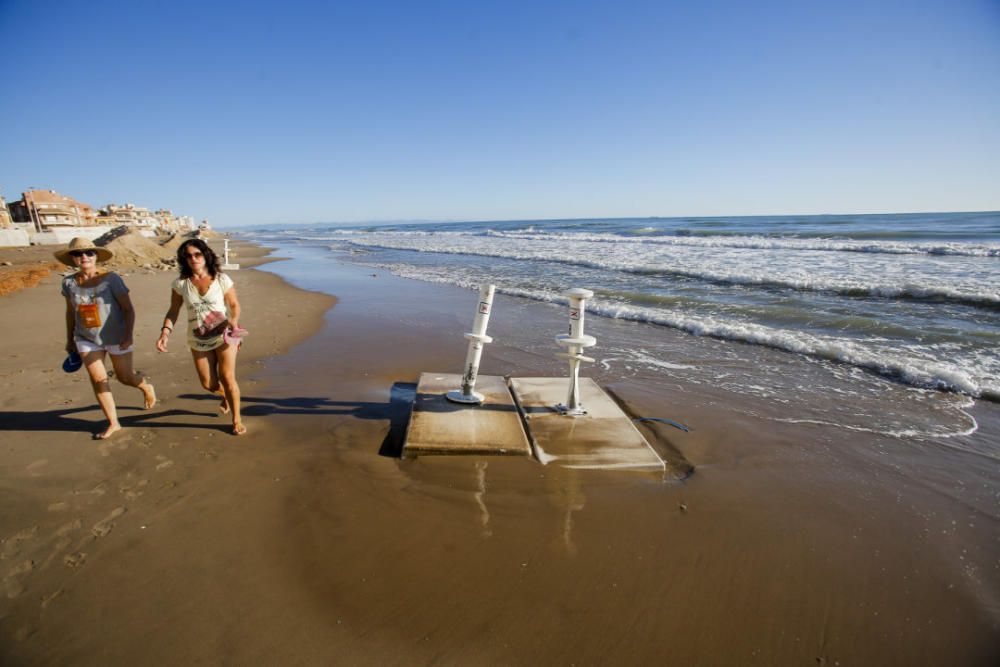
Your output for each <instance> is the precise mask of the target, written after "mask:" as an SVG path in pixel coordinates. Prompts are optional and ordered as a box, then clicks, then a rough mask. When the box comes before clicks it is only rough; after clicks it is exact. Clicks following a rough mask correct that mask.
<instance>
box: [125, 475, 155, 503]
mask: <svg viewBox="0 0 1000 667" xmlns="http://www.w3.org/2000/svg"><path fill="white" fill-rule="evenodd" d="M147 484H149V480H148V479H140V480H139V481H138V482H136V483H135V484H122V485H121V486H119V487H118V493H120V494H122V495H123V496H125V498H126V499H127V500H135V499H136V498H138V497H139V496H141V495H142V494H143V491H140V490H139V489H141V488H143V487H144V486H146V485H147Z"/></svg>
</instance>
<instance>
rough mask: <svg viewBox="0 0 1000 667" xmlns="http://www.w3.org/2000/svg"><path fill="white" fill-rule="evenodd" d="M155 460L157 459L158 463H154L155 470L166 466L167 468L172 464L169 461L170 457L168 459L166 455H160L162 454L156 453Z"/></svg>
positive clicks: (164, 468) (163, 468)
mask: <svg viewBox="0 0 1000 667" xmlns="http://www.w3.org/2000/svg"><path fill="white" fill-rule="evenodd" d="M156 460H157V461H159V463H157V464H156V469H157V470H166V469H167V468H169V467H170V466H172V465H173V464H174V462H173V461H171V460H170V459H168V458H167V457H166V456H162V455H158V456H157V457H156Z"/></svg>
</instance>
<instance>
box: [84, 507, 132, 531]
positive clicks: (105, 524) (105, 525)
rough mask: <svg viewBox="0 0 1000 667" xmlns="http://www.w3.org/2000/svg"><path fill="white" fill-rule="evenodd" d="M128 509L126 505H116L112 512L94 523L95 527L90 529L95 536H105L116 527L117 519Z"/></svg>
mask: <svg viewBox="0 0 1000 667" xmlns="http://www.w3.org/2000/svg"><path fill="white" fill-rule="evenodd" d="M125 512H126V509H125V508H124V507H116V508H115V509H113V510H111V514H109V515H107V516H106V517H104V518H103V519H101V520H100V521H98V522H97V523H95V524H94V527H93V528H91V529H90V532H92V533H93V534H94V537H104V536H105V535H107V534H108V533H110V532H111V530H112V529H113V528H114V527H115V519H117V518H118V517H120V516H121V515H122V514H125Z"/></svg>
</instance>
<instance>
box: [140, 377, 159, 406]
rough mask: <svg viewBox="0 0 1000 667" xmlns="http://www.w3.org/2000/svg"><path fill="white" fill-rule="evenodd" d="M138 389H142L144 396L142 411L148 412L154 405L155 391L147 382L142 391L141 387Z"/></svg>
mask: <svg viewBox="0 0 1000 667" xmlns="http://www.w3.org/2000/svg"><path fill="white" fill-rule="evenodd" d="M139 388H140V389H142V393H143V394H145V395H146V401H145V403H144V404H143V409H144V410H149V409H150V408H152V407H153V406H154V405H156V389H154V388H153V385H152V384H150V383H149V382H146V388H145V389H143V388H142V387H139Z"/></svg>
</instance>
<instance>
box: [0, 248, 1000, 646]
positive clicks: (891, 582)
mask: <svg viewBox="0 0 1000 667" xmlns="http://www.w3.org/2000/svg"><path fill="white" fill-rule="evenodd" d="M238 252H239V253H240V255H239V256H237V257H236V261H239V262H241V263H242V264H243V265H244V266H247V265H249V264H251V263H253V255H254V254H259V252H257V251H255V250H253V249H252V248H249V247H245V246H244V247H241V248H240V249H239V251H238ZM5 254H6V251H4V253H0V258H2V257H3V256H4V255H5ZM330 270H331V271H333V272H334V273H335V274H336V281H337V284H338V285H339V287H338V290H337V291H338V296H339V297H341V299H340V301H339V303H337V305H336V307H334V308H332V309H331V310H327V309H328V308H329V306H330V305H331V303H332V300H331V299H330V298H329V297H326V296H323V295H320V294H316V293H313V292H306V291H302V290H299V289H296V288H293V287H291V286H289V285H288V284H287V283H285V282H283V281H282V280H281V279H279V278H277V277H276V276H274V275H271V274H269V273H266V272H262V271H255V270H251V271H240V272H238V273H237V274H235V275H234V278H235V280H236V285H237V289H238V290H239V293H240V297H241V302H242V303H243V307H244V313H245V314H244V317H243V319H242V321H243V322H244V323H245V324H246V326H247V327H248V328H249V329H250V331H251V334H250V338H249V339H248V344H247V346H246V349H245V350H244V351H243V352H242V353H241V360H240V380H241V386H242V388H243V394H244V405H245V415H246V423H247V425H248V427H249V429H250V434H249V435H248V436H246V437H244V438H233V437H230V436H227V435H226V434H225V426H226V420H225V419H224V418H220V417H218V416H217V415H216V414H215V413H214V409H215V405H216V401H215V400H214V398H212V397H210V396H207V395H206V394H205V393H204V392H202V391H200V390H199V388H198V386H197V383H196V381H195V378H194V373H193V370H192V368H191V362H190V357H189V355H188V354H187V352H186V350H184V349H183V341H182V340H180V339H178V338H176V337H175V340H174V341H172V349H171V352H170V353H169V354H167V355H157V354H156V353H155V352H153V350H152V343H153V339H154V337H155V335H156V330H157V329H158V327H159V323H160V318H161V316H162V313H163V311H164V310H165V309H166V306H167V300H168V297H169V294H168V290H169V281H170V278H171V275H170V274H167V273H161V272H142V271H140V272H138V273H132V274H130V275H128V276H127V277H126V282H127V283H128V285H129V287H130V288H131V289H132V296H133V300H134V301H135V303H136V305H137V308H138V313H139V318H138V325H137V332H136V340H137V344H138V348H139V352H138V353H137V354H136V365H137V367H139V368H141V369H143V370H144V371H145V372H147V373H148V374H149V375H151V377H152V379H153V381H154V383H155V384H156V386H157V390H158V392H159V394H160V397H161V399H163V402H162V403H161V405H158V406H157V407H156V408H154V409H153V410H152V411H150V412H148V413H147V412H143V411H142V410H140V409H139V406H140V404H141V400H140V398H141V397H140V394H139V393H138V392H136V391H134V390H129V391H126V388H124V387H121V386H120V385H119V386H115V387H114V392H115V396H116V398H117V401H118V405H119V410H120V413H121V414H122V415H123V416H124V419H123V422H124V423H125V425H126V429H125V431H124V432H123V433H122V434H121V437H116V438H115V439H113V440H111V441H109V442H107V443H95V442H94V441H91V440H90V438H89V435H90V433H91V432H93V431H96V430H98V427H99V422H100V413H99V411H98V410H97V409H96V405H95V402H94V399H93V396H92V394H91V392H90V389H89V386H88V385H87V383H86V381H85V378H84V377H83V376H82V374H77V375H73V376H67V375H65V374H63V373H62V372H61V371H60V370H58V366H59V363H60V361H61V359H62V345H63V340H62V335H63V333H62V328H61V317H62V306H61V303H62V302H61V299H60V297H59V296H58V285H57V276H49V277H48V278H44V279H43V280H42V283H41V285H40V286H39V287H36V288H32V289H26V290H22V291H20V292H17V293H14V294H10V295H7V296H4V297H0V322H2V324H0V332H2V336H3V340H4V342H5V346H4V350H3V352H2V355H0V379H2V380H3V382H4V383H5V385H6V387H5V391H4V393H3V404H4V405H3V408H2V414H0V424H2V426H0V430H2V431H3V433H4V437H3V445H2V446H3V452H4V456H3V458H2V460H0V494H2V497H0V500H2V504H0V507H2V509H0V538H2V539H3V542H2V544H0V568H2V577H3V583H4V588H5V596H6V597H5V599H3V601H2V602H0V662H2V663H3V664H53V665H64V664H84V665H124V664H164V665H167V664H171V665H173V664H192V663H198V664H200V663H205V664H215V663H226V664H310V665H312V664H316V665H325V664H373V665H374V664H379V665H382V664H399V665H410V664H431V663H435V664H456V665H470V664H476V665H478V664H536V663H556V664H705V665H743V664H761V665H805V664H807V665H816V664H820V665H836V664H840V665H924V664H926V665H941V664H955V665H980V664H981V665H992V664H997V658H998V657H1000V643H998V638H1000V632H998V623H1000V605H998V597H1000V574H998V554H1000V548H998V531H997V527H998V518H997V516H998V511H997V506H996V502H997V495H996V494H997V481H998V474H997V472H996V471H995V461H994V462H993V463H992V464H985V465H984V464H983V463H982V462H981V461H980V460H979V459H977V458H975V457H974V456H972V455H969V454H967V453H964V452H950V453H949V452H947V451H945V453H944V454H942V453H941V452H940V451H939V450H937V449H933V448H931V447H923V448H922V447H919V446H918V447H916V448H914V447H913V446H912V443H903V442H897V441H894V440H892V439H881V440H880V439H877V438H874V437H868V436H866V435H864V434H851V433H846V432H835V431H830V430H829V429H827V430H823V429H821V428H819V427H809V426H804V425H791V424H789V425H787V426H779V425H776V424H775V423H774V422H764V421H761V420H756V419H754V418H752V417H748V416H738V415H736V414H734V413H732V412H729V411H727V410H725V407H724V406H720V405H719V404H718V401H719V400H720V396H718V395H716V396H710V395H705V394H704V393H703V392H704V391H705V389H700V390H698V389H693V388H692V389H691V390H690V391H687V392H675V391H672V390H671V391H668V390H666V389H665V388H662V387H656V386H652V385H649V384H644V383H641V382H634V381H628V382H625V381H615V379H614V378H610V377H609V378H601V381H602V382H603V383H604V384H606V385H609V387H610V388H611V389H612V390H613V391H614V392H615V394H616V395H617V396H618V397H619V399H620V400H621V401H622V402H623V403H624V405H625V406H626V409H628V410H629V411H631V412H633V413H634V414H646V415H662V416H671V417H680V418H682V419H683V421H684V422H685V423H687V424H688V425H690V426H692V427H693V429H694V430H693V431H692V432H691V433H687V434H685V433H681V432H680V431H677V430H675V429H671V428H670V427H666V426H662V425H655V426H653V427H652V428H651V429H647V431H646V432H647V434H648V435H649V436H650V437H651V438H652V439H653V440H654V442H655V446H656V447H657V448H658V449H659V450H660V451H661V453H663V454H664V456H665V457H667V458H668V459H669V460H670V461H671V463H672V474H671V475H670V476H668V478H667V479H666V480H665V479H662V478H654V477H650V476H648V475H635V474H623V473H611V472H601V471H572V470H565V469H559V468H555V467H553V466H545V467H543V466H541V465H539V464H538V463H537V462H534V461H532V460H530V459H527V458H525V459H518V458H514V459H511V458H500V457H498V458H483V457H468V458H466V457H462V458H447V457H427V458H421V459H417V460H412V461H407V460H400V459H398V458H396V454H397V453H398V451H399V445H400V440H399V436H400V435H401V432H402V429H403V428H404V426H405V416H406V414H407V400H408V399H409V398H410V397H411V395H412V390H413V385H412V383H413V382H414V381H415V379H416V377H417V376H418V374H419V373H420V372H421V371H427V370H453V369H454V367H455V366H456V365H458V364H460V363H461V358H462V356H463V353H464V344H463V342H462V340H461V332H462V331H464V330H465V327H467V325H468V322H467V321H466V320H467V319H468V315H469V313H468V312H466V311H467V310H468V308H467V307H462V306H467V302H468V301H469V295H468V293H466V292H462V291H461V290H456V289H452V288H442V287H440V286H432V285H425V284H420V283H413V282H408V281H403V280H399V279H395V278H392V277H391V276H388V275H386V274H383V273H378V276H377V277H372V276H371V275H370V274H369V273H366V272H363V271H360V270H357V269H350V268H344V267H339V268H337V267H333V265H332V263H331V266H330ZM292 277H293V278H294V276H292ZM456 304H457V305H456ZM502 308H507V309H508V310H509V312H518V313H519V316H520V317H525V316H526V312H525V310H524V309H525V308H528V309H532V312H531V313H530V314H531V315H532V317H549V316H550V315H548V314H546V312H547V311H545V309H544V308H543V307H542V306H540V305H527V306H525V305H524V304H523V303H517V302H515V301H513V300H510V299H506V298H499V299H498V302H497V304H496V306H495V309H497V310H499V309H502ZM552 317H553V322H554V323H555V322H558V320H557V319H556V316H555V315H552ZM493 326H494V323H491V327H493ZM496 326H497V327H502V326H504V325H503V322H502V321H501V320H498V321H497V324H496ZM555 326H557V327H558V326H561V324H555ZM501 331H502V328H501ZM491 333H492V332H491ZM498 340H502V337H500V338H498ZM144 341H145V342H144ZM547 364H549V365H548V366H547ZM539 367H542V368H547V369H551V370H552V372H553V374H555V373H558V372H559V370H557V369H558V368H561V366H559V365H558V364H557V363H556V362H555V361H554V360H549V359H541V358H534V357H531V356H530V355H526V354H524V353H523V352H522V351H518V350H514V349H507V348H504V347H503V345H502V343H501V342H498V343H497V344H495V345H494V346H493V347H491V348H490V350H489V353H488V354H487V355H486V356H485V357H484V364H483V372H484V373H522V374H529V373H532V371H535V372H537V369H538V368H539ZM699 391H701V392H702V393H699ZM713 401H715V402H716V404H715V405H713ZM997 414H998V411H997V410H996V406H994V405H990V404H986V405H980V406H979V408H978V412H977V416H978V417H979V419H980V424H981V427H980V430H979V432H978V433H977V434H976V437H977V438H987V439H992V440H991V441H992V442H995V441H996V438H998V433H1000V420H998V419H997ZM991 465H992V466H993V467H990V466H991ZM692 467H693V470H694V472H693V474H690V475H687V473H688V472H690V470H691V468H692ZM914 471H926V473H920V472H918V473H917V474H915V473H914ZM956 479H958V480H959V481H960V483H961V484H963V485H969V486H970V487H971V486H973V485H975V486H977V488H978V491H975V492H971V493H962V494H950V493H949V485H954V484H955V483H956V482H955V480H956ZM678 480H680V481H678ZM979 487H981V488H979Z"/></svg>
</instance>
